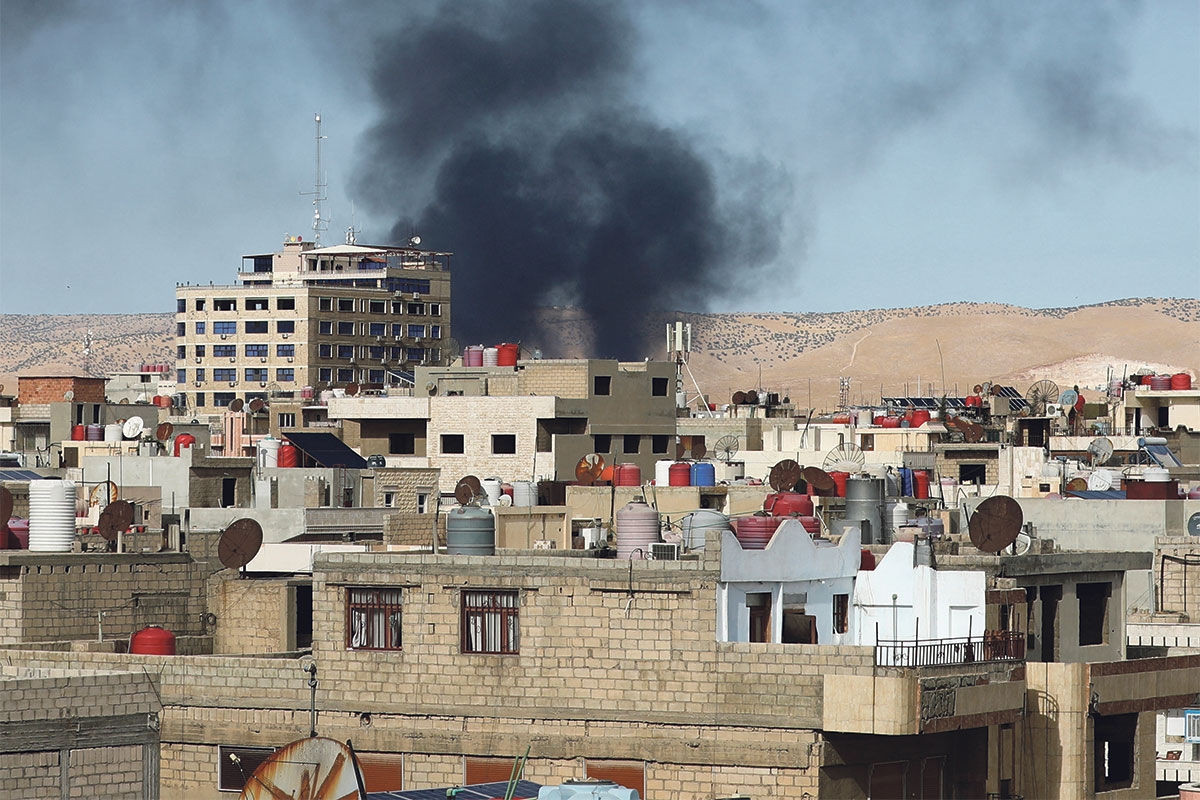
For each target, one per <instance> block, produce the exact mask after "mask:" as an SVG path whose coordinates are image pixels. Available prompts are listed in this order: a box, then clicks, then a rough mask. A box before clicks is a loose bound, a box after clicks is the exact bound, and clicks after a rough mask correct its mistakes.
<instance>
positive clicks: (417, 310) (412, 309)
mask: <svg viewBox="0 0 1200 800" xmlns="http://www.w3.org/2000/svg"><path fill="white" fill-rule="evenodd" d="M405 310H406V311H407V312H408V313H409V314H415V315H416V316H418V317H421V316H424V315H425V304H424V303H409V304H408V306H407V307H406V309H405Z"/></svg>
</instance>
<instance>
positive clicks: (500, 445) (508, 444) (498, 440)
mask: <svg viewBox="0 0 1200 800" xmlns="http://www.w3.org/2000/svg"><path fill="white" fill-rule="evenodd" d="M492 453H493V454H494V455H498V456H512V455H516V454H517V437H516V434H512V433H494V434H492Z"/></svg>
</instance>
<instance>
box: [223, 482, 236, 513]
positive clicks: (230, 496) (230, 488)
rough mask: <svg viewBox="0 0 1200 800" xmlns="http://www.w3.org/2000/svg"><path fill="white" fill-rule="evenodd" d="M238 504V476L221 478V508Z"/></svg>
mask: <svg viewBox="0 0 1200 800" xmlns="http://www.w3.org/2000/svg"><path fill="white" fill-rule="evenodd" d="M235 505H237V478H221V508H233V507H234V506H235Z"/></svg>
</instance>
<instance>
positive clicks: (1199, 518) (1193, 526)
mask: <svg viewBox="0 0 1200 800" xmlns="http://www.w3.org/2000/svg"><path fill="white" fill-rule="evenodd" d="M0 517H3V514H0ZM0 522H3V519H0ZM1187 532H1188V533H1190V534H1191V535H1192V536H1200V511H1197V512H1196V513H1195V514H1192V515H1191V516H1190V517H1188V521H1187Z"/></svg>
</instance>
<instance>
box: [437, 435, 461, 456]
mask: <svg viewBox="0 0 1200 800" xmlns="http://www.w3.org/2000/svg"><path fill="white" fill-rule="evenodd" d="M464 452H466V451H465V450H464V449H463V435H462V434H461V433H443V434H442V453H444V454H445V453H453V454H462V453H464Z"/></svg>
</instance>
